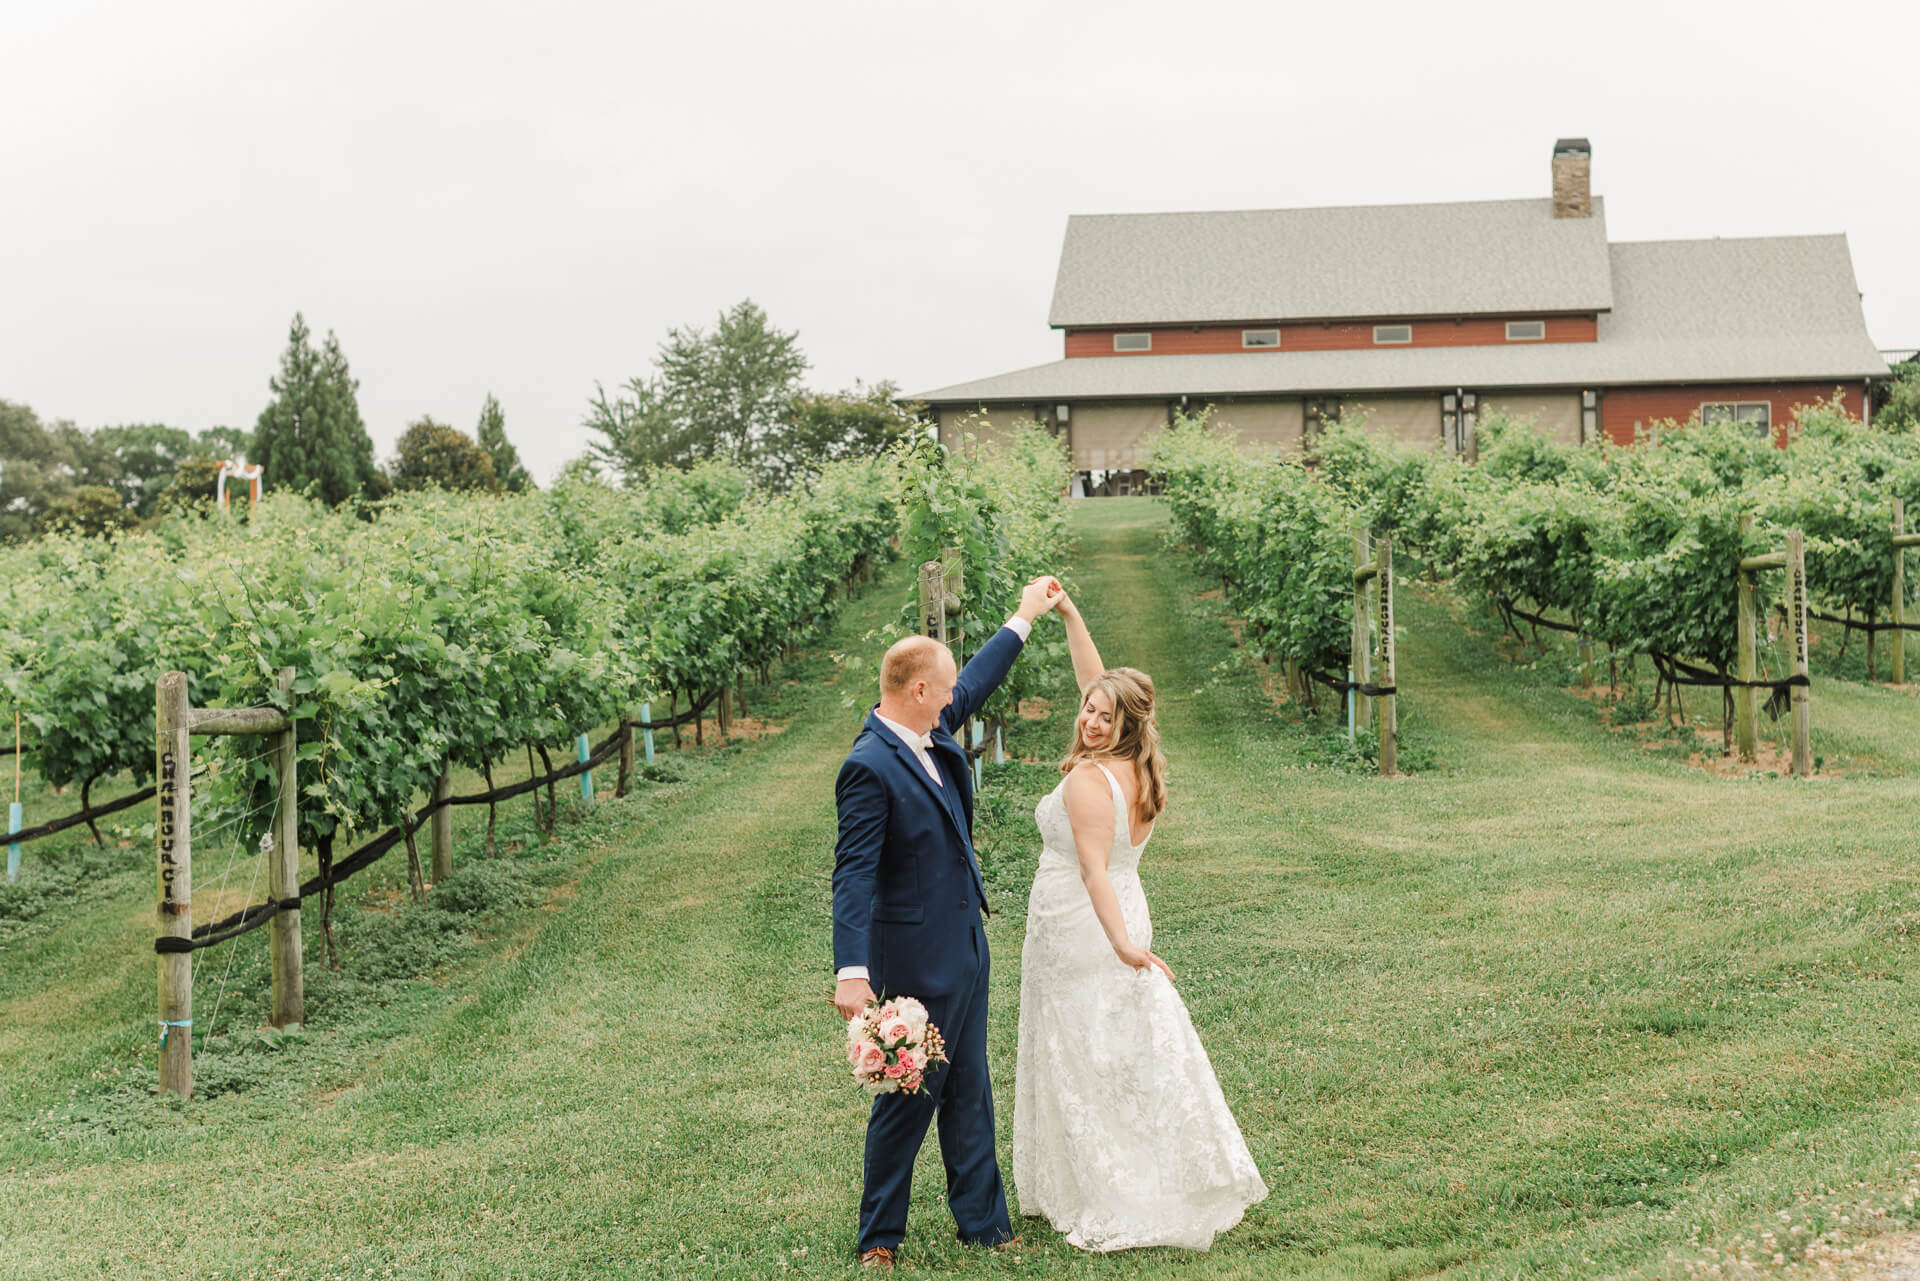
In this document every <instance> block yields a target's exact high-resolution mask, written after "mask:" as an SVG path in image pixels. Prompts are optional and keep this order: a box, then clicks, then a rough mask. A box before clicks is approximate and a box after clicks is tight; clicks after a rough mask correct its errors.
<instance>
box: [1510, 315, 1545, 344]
mask: <svg viewBox="0 0 1920 1281" xmlns="http://www.w3.org/2000/svg"><path fill="white" fill-rule="evenodd" d="M1546 336H1547V322H1546V321H1544V320H1509V321H1508V322H1507V341H1508V342H1539V341H1541V340H1542V339H1544V338H1545V337H1546Z"/></svg>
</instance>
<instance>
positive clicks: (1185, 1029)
mask: <svg viewBox="0 0 1920 1281" xmlns="http://www.w3.org/2000/svg"><path fill="white" fill-rule="evenodd" d="M1100 768H1101V772H1102V773H1106V767H1105V766H1101V767H1100ZM1107 782H1108V784H1109V786H1111V787H1112V789H1113V803H1114V835H1113V852H1112V854H1111V856H1110V857H1109V858H1108V860H1107V875H1108V876H1109V877H1110V878H1111V880H1112V881H1113V889H1114V893H1115V895H1116V896H1117V897H1118V898H1119V900H1120V909H1121V913H1122V915H1123V916H1124V918H1125V920H1126V923H1127V934H1128V936H1129V937H1130V938H1132V940H1133V941H1134V942H1135V943H1138V944H1140V945H1141V946H1143V947H1150V946H1152V943H1153V922H1152V921H1151V920H1150V919H1149V917H1148V915H1147V899H1146V895H1145V894H1143V893H1142V892H1141V889H1140V874H1139V866H1140V853H1141V851H1142V850H1143V849H1145V848H1146V842H1145V841H1142V842H1141V843H1140V844H1138V845H1135V844H1133V843H1132V832H1131V831H1130V829H1129V824H1128V821H1127V812H1126V811H1127V805H1126V801H1125V798H1124V796H1123V795H1122V793H1121V791H1120V785H1119V783H1117V782H1116V781H1115V780H1114V777H1113V775H1112V774H1111V773H1107ZM1065 787H1066V783H1065V781H1064V780H1062V782H1061V785H1060V786H1059V787H1057V788H1055V789H1054V790H1053V791H1052V792H1050V793H1048V794H1047V796H1046V797H1045V798H1044V799H1043V800H1042V801H1041V802H1040V804H1039V806H1038V807H1036V808H1035V810H1034V818H1035V819H1036V820H1037V821H1038V822H1039V824H1040V835H1041V838H1042V839H1043V841H1044V842H1045V845H1044V848H1043V849H1042V851H1041V853H1040V866H1039V869H1038V870H1037V871H1036V872H1035V873H1034V878H1033V895H1032V897H1031V899H1029V901H1028V903H1027V943H1026V949H1025V951H1024V952H1023V953H1022V954H1021V972H1020V1040H1019V1047H1018V1057H1017V1060H1016V1062H1017V1066H1016V1070H1015V1077H1014V1102H1013V1172H1014V1173H1013V1179H1014V1186H1015V1188H1016V1189H1017V1190H1018V1192H1019V1197H1020V1210H1021V1212H1022V1213H1023V1214H1027V1215H1036V1214H1044V1215H1045V1216H1046V1217H1047V1218H1048V1220H1050V1221H1051V1222H1052V1224H1053V1226H1054V1227H1055V1228H1057V1229H1058V1230H1059V1231H1061V1232H1064V1233H1066V1234H1067V1240H1068V1241H1069V1242H1070V1243H1071V1244H1073V1245H1076V1246H1078V1247H1080V1248H1081V1249H1083V1250H1126V1249H1132V1248H1134V1247H1137V1246H1156V1245H1165V1246H1184V1247H1186V1248H1188V1249H1192V1250H1204V1249H1206V1248H1207V1247H1208V1246H1210V1245H1212V1244H1213V1238H1214V1236H1215V1235H1216V1234H1217V1233H1220V1232H1224V1231H1226V1230H1227V1229H1228V1228H1230V1227H1232V1226H1233V1225H1234V1224H1236V1223H1238V1222H1239V1221H1240V1217H1241V1215H1242V1214H1243V1213H1245V1211H1246V1208H1247V1207H1248V1206H1250V1205H1253V1204H1255V1203H1256V1202H1259V1201H1262V1200H1265V1199H1266V1195H1267V1185H1266V1184H1265V1183H1264V1182H1262V1181H1261V1178H1260V1171H1259V1170H1258V1169H1256V1168H1255V1167H1254V1164H1253V1157H1252V1156H1251V1155H1250V1154H1249V1153H1248V1151H1247V1145H1246V1142H1245V1141H1244V1140H1243V1139H1242V1138H1241V1137H1240V1127H1239V1126H1238V1125H1236V1124H1235V1123H1234V1119H1233V1114H1232V1113H1231V1112H1229V1111H1228V1110H1227V1102H1226V1099H1225V1098H1224V1097H1223V1096H1222V1095H1221V1093H1220V1085H1219V1082H1218V1081H1216V1080H1215V1079H1214V1075H1213V1065H1212V1064H1211V1063H1210V1062H1208V1060H1207V1052H1206V1050H1205V1049H1204V1048H1202V1046H1201V1044H1200V1038H1199V1036H1198V1035H1197V1034H1195V1032H1194V1030H1193V1022H1192V1020H1191V1019H1189V1018H1188V1017H1187V1007H1186V1006H1185V1004H1183V1003H1182V1002H1181V1000H1180V996H1179V993H1177V992H1176V991H1175V990H1174V986H1173V984H1172V983H1171V982H1169V981H1168V980H1167V976H1166V975H1164V974H1162V973H1161V972H1160V971H1159V970H1157V969H1155V968H1153V967H1151V966H1149V967H1148V968H1147V969H1144V970H1135V969H1133V968H1131V967H1130V966H1128V965H1127V964H1126V963H1125V962H1123V961H1121V960H1120V958H1119V957H1118V956H1116V955H1115V954H1114V951H1113V946H1112V945H1111V944H1110V943H1108V942H1107V936H1106V933H1105V932H1104V931H1103V930H1102V929H1101V928H1100V922H1099V919H1098V918H1097V917H1095V915H1094V912H1093V903H1092V900H1090V899H1089V898H1088V897H1087V891H1086V887H1085V886H1084V885H1082V884H1081V882H1080V860H1079V858H1078V856H1077V855H1076V854H1075V845H1074V839H1073V828H1072V826H1071V825H1070V824H1069V823H1068V821H1067V806H1066V798H1065V796H1064V795H1063V791H1064V789H1065ZM1148 836H1149V837H1151V836H1152V832H1151V830H1149V832H1148Z"/></svg>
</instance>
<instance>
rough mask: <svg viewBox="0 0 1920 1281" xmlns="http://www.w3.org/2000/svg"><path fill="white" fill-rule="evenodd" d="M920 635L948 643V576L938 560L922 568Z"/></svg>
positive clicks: (929, 562)
mask: <svg viewBox="0 0 1920 1281" xmlns="http://www.w3.org/2000/svg"><path fill="white" fill-rule="evenodd" d="M920 634H921V635H923V636H931V637H933V639H935V640H937V641H939V642H940V643H941V644H942V645H944V644H946V643H947V576H946V571H945V570H944V569H942V568H941V565H940V562H939V561H937V560H930V561H927V562H926V563H925V564H923V565H921V566H920Z"/></svg>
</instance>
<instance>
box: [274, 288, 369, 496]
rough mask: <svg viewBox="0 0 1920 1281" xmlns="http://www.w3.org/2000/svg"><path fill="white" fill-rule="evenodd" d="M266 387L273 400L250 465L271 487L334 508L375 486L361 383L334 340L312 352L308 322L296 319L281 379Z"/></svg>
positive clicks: (291, 331)
mask: <svg viewBox="0 0 1920 1281" xmlns="http://www.w3.org/2000/svg"><path fill="white" fill-rule="evenodd" d="M267 385H268V387H269V388H271V389H272V391H273V401H272V402H271V403H270V404H268V406H267V407H266V408H265V409H263V410H261V411H260V419H259V422H258V423H257V424H256V425H255V428H254V434H253V449H252V451H251V453H252V456H251V458H250V460H249V461H251V462H256V463H259V464H260V465H261V466H262V467H264V468H265V469H266V475H265V481H266V484H267V485H268V486H270V487H272V488H275V489H282V488H284V489H293V490H305V489H308V488H311V489H312V490H313V491H314V493H315V494H317V495H318V496H319V498H320V499H321V501H323V502H326V503H328V504H332V505H337V504H340V503H343V502H345V501H346V500H347V499H349V498H352V497H353V496H355V495H356V494H361V493H364V492H366V491H367V490H368V488H369V487H370V486H373V485H375V484H376V483H377V472H376V469H375V467H374V463H373V438H372V437H371V436H369V435H367V427H366V424H365V423H364V422H362V421H361V420H360V404H359V400H358V398H357V393H358V392H359V390H360V384H359V382H358V381H356V380H355V379H354V377H353V375H352V372H351V371H350V370H349V369H348V368H347V358H346V355H345V353H344V352H342V351H341V350H340V343H339V340H338V339H336V338H335V337H334V336H333V334H331V333H329V334H328V335H327V340H326V342H325V344H324V345H323V346H322V347H321V349H320V350H318V351H315V350H314V347H313V341H312V334H311V332H310V331H309V330H308V329H307V322H306V318H305V317H303V316H301V315H300V314H299V313H297V312H296V313H295V314H294V317H293V327H292V329H291V330H290V331H289V332H288V334H287V350H286V351H285V352H284V353H283V354H282V355H281V357H280V372H279V374H278V375H276V376H275V377H274V378H273V379H272V380H270V381H269V382H268V384H267Z"/></svg>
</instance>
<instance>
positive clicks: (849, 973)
mask: <svg viewBox="0 0 1920 1281" xmlns="http://www.w3.org/2000/svg"><path fill="white" fill-rule="evenodd" d="M833 977H834V981H835V982H837V983H844V982H846V981H847V980H848V979H872V978H873V975H871V974H869V973H868V972H867V967H866V966H864V965H843V966H841V967H840V968H839V969H837V970H835V971H834V973H833Z"/></svg>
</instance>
